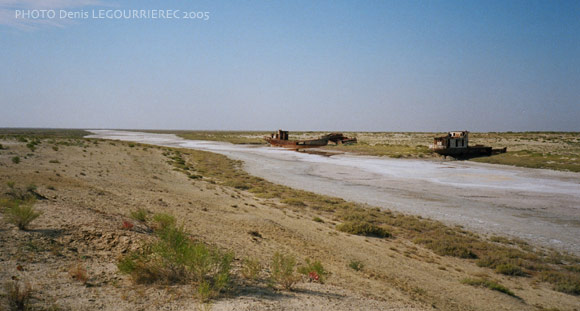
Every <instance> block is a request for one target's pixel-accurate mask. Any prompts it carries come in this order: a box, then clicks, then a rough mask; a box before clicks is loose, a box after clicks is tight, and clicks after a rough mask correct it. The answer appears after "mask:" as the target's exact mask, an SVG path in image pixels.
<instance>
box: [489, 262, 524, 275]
mask: <svg viewBox="0 0 580 311" xmlns="http://www.w3.org/2000/svg"><path fill="white" fill-rule="evenodd" d="M495 272H497V273H499V274H505V275H512V276H525V275H526V274H525V273H524V271H523V270H522V268H521V267H520V266H517V265H514V264H510V263H504V264H499V265H497V266H496V267H495Z"/></svg>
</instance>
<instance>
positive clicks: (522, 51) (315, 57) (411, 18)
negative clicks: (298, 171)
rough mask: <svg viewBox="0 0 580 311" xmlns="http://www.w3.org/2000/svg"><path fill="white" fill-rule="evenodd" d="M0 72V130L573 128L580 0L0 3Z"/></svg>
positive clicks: (577, 112)
mask: <svg viewBox="0 0 580 311" xmlns="http://www.w3.org/2000/svg"><path fill="white" fill-rule="evenodd" d="M34 8H47V9H55V10H59V9H66V10H69V11H72V10H81V9H82V10H85V11H88V12H90V10H93V9H179V10H181V11H190V10H193V11H208V12H210V19H209V20H208V21H199V20H197V21H195V20H194V21H191V20H189V21H187V20H183V19H180V20H136V19H130V20H110V19H105V20H98V19H92V18H88V19H82V20H76V21H71V20H60V19H52V20H44V21H31V20H22V19H18V20H17V19H15V18H14V16H13V14H14V9H34ZM0 68H1V70H0V108H1V113H0V127H75V128H140V129H143V128H149V129H216V130H221V129H223V130H274V129H278V128H286V129H289V130H359V131H446V130H454V129H467V130H471V131H509V130H512V131H527V130H564V131H580V1H547V0H546V1H513V0H510V1H356V2H355V1H285V2H278V1H232V2H226V1H189V0H188V1H186V0H183V1H109V0H101V1H97V0H83V1H73V0H46V1H39V0H26V1H15V0H0Z"/></svg>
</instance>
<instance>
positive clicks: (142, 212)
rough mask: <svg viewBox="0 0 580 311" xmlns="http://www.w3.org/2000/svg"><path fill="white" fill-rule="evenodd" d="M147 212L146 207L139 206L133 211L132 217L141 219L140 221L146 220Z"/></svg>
mask: <svg viewBox="0 0 580 311" xmlns="http://www.w3.org/2000/svg"><path fill="white" fill-rule="evenodd" d="M147 214H148V211H147V210H146V209H144V208H138V209H137V210H135V211H132V212H131V218H133V219H135V220H137V221H140V222H146V221H147Z"/></svg>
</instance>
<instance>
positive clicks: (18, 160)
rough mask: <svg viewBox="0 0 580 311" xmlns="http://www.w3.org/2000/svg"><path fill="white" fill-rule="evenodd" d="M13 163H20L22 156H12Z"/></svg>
mask: <svg viewBox="0 0 580 311" xmlns="http://www.w3.org/2000/svg"><path fill="white" fill-rule="evenodd" d="M12 163H14V164H18V163H20V157H19V156H16V157H12Z"/></svg>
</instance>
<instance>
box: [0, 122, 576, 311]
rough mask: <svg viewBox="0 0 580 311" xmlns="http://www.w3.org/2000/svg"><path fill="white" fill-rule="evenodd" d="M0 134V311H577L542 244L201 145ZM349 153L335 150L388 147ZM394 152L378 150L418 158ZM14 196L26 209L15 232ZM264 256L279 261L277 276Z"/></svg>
mask: <svg viewBox="0 0 580 311" xmlns="http://www.w3.org/2000/svg"><path fill="white" fill-rule="evenodd" d="M2 134H3V135H2V136H1V137H0V144H1V150H0V181H1V183H0V193H2V207H1V210H2V213H0V223H1V226H0V246H1V250H2V251H1V253H0V279H1V280H2V289H1V295H2V303H1V304H0V306H1V307H0V308H2V309H6V310H10V309H26V310H135V309H137V310H208V309H211V310H295V309H303V310H578V309H580V298H579V296H578V295H579V294H580V258H578V257H577V256H576V255H574V254H572V253H567V252H566V251H565V250H562V249H560V248H557V247H556V248H551V247H549V245H546V244H541V243H538V244H535V243H532V242H529V241H525V240H521V239H517V238H513V237H511V236H507V237H506V236H504V235H502V234H501V233H497V232H496V233H494V234H485V233H482V232H473V231H471V230H470V229H469V228H465V227H464V226H460V225H452V224H449V223H445V222H441V221H438V220H433V219H428V218H425V217H422V216H417V215H414V214H409V213H403V212H399V211H390V210H385V209H380V208H377V207H375V206H372V205H371V204H368V203H361V202H353V201H349V200H344V199H341V198H336V197H333V196H329V195H325V194H319V193H313V192H308V191H305V190H299V189H293V188H291V187H288V186H286V185H280V184H276V183H272V182H271V181H268V180H266V179H264V178H260V177H256V176H253V175H251V174H249V173H248V172H246V171H245V170H244V169H243V163H242V162H241V161H237V160H232V159H229V158H227V157H226V156H224V155H220V154H215V153H210V152H207V151H199V150H191V149H184V148H175V147H166V146H155V145H151V144H140V143H135V142H124V141H115V140H105V139H95V138H85V137H84V136H85V135H88V134H89V133H88V132H85V131H80V130H76V131H52V132H51V131H28V132H26V131H20V132H19V131H4V132H3V133H2ZM377 135H379V136H380V134H373V135H372V136H373V137H375V136H377ZM497 135H499V136H498V137H501V134H497ZM545 135H548V136H550V135H552V134H550V133H548V134H545ZM559 135H560V134H559ZM562 135H564V136H566V135H571V134H566V133H564V134H561V135H560V136H562ZM238 136H239V137H242V138H241V139H245V138H247V135H244V134H240V135H238ZM385 136H387V135H385ZM560 136H559V137H560ZM219 137H223V135H221V136H219ZM506 137H511V136H509V135H508V134H506ZM550 137H551V136H550ZM566 137H568V136H566ZM361 138H362V137H361ZM494 139H495V138H494ZM510 139H515V138H513V137H512V138H510ZM359 140H361V139H359ZM569 141H570V142H571V144H569V146H572V147H570V148H572V149H573V148H578V147H577V145H578V136H577V135H576V136H574V135H571V138H570V139H569ZM363 142H364V139H363ZM552 143H553V140H551V139H546V142H545V144H542V142H538V141H534V142H533V143H530V144H529V146H531V147H530V148H540V149H541V148H547V150H550V146H549V144H552ZM546 144H548V145H547V146H546ZM556 144H557V145H558V146H561V145H562V143H561V142H560V143H556ZM405 145H406V146H407V147H403V146H405ZM363 146H365V145H364V144H361V146H359V147H352V148H353V150H351V151H349V150H346V151H347V152H352V153H353V154H356V153H357V152H359V153H364V152H366V153H364V154H367V155H368V154H372V155H376V156H390V155H392V154H384V155H381V154H376V153H377V151H376V150H379V148H381V150H383V149H384V150H387V149H388V148H387V147H385V146H384V144H383V145H380V144H379V147H372V146H376V144H375V145H373V144H372V143H371V144H369V147H363ZM398 146H400V147H397V148H398V149H397V148H395V149H397V151H393V152H400V154H401V155H397V156H394V158H400V157H415V156H416V157H421V158H424V157H427V158H430V157H431V155H429V154H428V153H427V152H423V151H420V152H416V153H410V152H407V151H406V150H407V149H405V150H403V149H404V148H408V149H413V150H415V149H416V150H423V149H422V148H420V146H419V148H418V147H416V146H413V145H410V144H399V145H398ZM566 146H568V145H566ZM508 147H509V146H508ZM329 148H331V147H329ZM344 148H348V147H344ZM356 148H359V149H356ZM362 148H367V150H362ZM385 148H386V149H385ZM401 148H403V149H401ZM518 148H520V149H519V150H518V149H516V150H515V151H517V152H520V153H518V154H527V153H528V151H526V150H528V149H530V148H527V147H521V146H520V147H518ZM559 148H560V149H558V150H560V151H559V152H564V153H565V152H571V153H570V154H566V155H559V157H560V158H562V157H564V158H566V159H562V161H564V162H565V163H564V164H562V163H561V162H560V163H557V162H556V161H553V159H552V158H549V157H552V156H553V155H554V154H555V153H556V152H550V151H545V153H550V155H547V154H546V159H547V160H545V161H544V162H545V164H544V165H545V166H554V167H555V166H558V167H556V169H560V170H568V171H572V172H569V174H578V173H574V172H575V171H576V170H575V169H574V167H575V165H576V162H575V161H576V159H577V157H576V155H577V154H574V153H573V152H574V151H573V150H575V149H573V150H572V151H569V150H568V149H566V148H562V147H559ZM354 149H356V150H354ZM562 149H564V150H565V151H561V150H562ZM335 150H336V151H341V152H344V150H341V148H336V149H335ZM369 150H371V151H369ZM373 150H374V151H373ZM389 150H390V151H388V152H391V151H392V150H394V149H389ZM566 150H568V151H566ZM373 152H374V153H373ZM405 152H406V153H405ZM385 153H387V151H385ZM536 153H538V152H536ZM409 154H412V155H409ZM421 155H423V156H421ZM532 156H533V152H532ZM522 157H523V156H522ZM542 157H543V155H542ZM534 159H535V158H534ZM498 161H499V160H498ZM566 161H567V162H566ZM530 162H531V161H530ZM549 162H551V163H549ZM534 163H535V162H534ZM514 164H515V165H519V166H525V165H521V163H514ZM534 165H535V164H534ZM566 165H567V167H564V166H566ZM570 167H572V169H570ZM548 168H549V167H548ZM529 169H533V168H529ZM574 176H577V175H574ZM15 204H16V205H20V206H24V205H27V204H28V205H31V206H32V207H33V208H34V210H35V211H36V212H38V213H39V216H38V218H36V219H34V220H32V221H31V222H30V223H29V224H28V225H27V227H26V228H24V230H21V229H19V228H18V227H17V226H16V225H14V216H13V215H14V213H13V211H14V206H15ZM571 218H574V216H571ZM168 219H169V220H170V221H167V220H168ZM171 230H173V231H171ZM562 230H564V229H562ZM172 234H173V235H172ZM168 236H169V238H168ZM175 236H179V237H181V238H183V239H184V240H183V241H181V242H180V243H181V244H179V245H180V247H181V246H183V248H186V249H187V250H188V251H189V250H198V251H199V250H202V251H200V252H202V253H203V251H207V252H206V253H207V254H209V255H207V256H206V257H208V258H213V259H215V260H218V261H219V260H221V261H220V263H223V264H221V266H220V265H219V264H218V265H212V262H211V260H210V261H209V262H210V263H209V264H208V265H209V267H210V268H208V269H206V270H204V273H202V274H196V273H197V271H198V270H199V269H198V268H199V266H196V264H198V263H199V262H201V261H199V260H198V261H195V260H190V259H189V258H190V257H191V258H193V257H195V256H197V255H195V254H194V255H191V254H190V253H187V254H188V256H189V257H188V256H182V253H180V252H179V251H180V249H179V248H177V247H176V248H175V249H173V248H171V246H172V245H174V244H175V243H174V242H175V241H173V240H171V239H170V238H171V237H175ZM163 243H166V244H163ZM172 243H173V244H172ZM192 243H193V244H192ZM192 245H193V246H192ZM161 250H162V251H163V252H162V251H161ZM206 253H204V254H206ZM168 254H169V255H168ZM176 256H178V257H179V256H182V257H179V258H181V259H179V260H177V259H176V258H175V257H176ZM195 258H198V257H195ZM276 258H278V259H280V258H282V259H292V260H288V261H285V260H282V262H286V264H283V265H282V268H288V269H287V270H289V271H286V272H287V273H286V274H284V273H282V276H280V275H281V274H280V271H278V270H280V269H279V268H280V265H279V263H280V260H278V261H276ZM196 260H197V259H196ZM292 261H294V262H295V264H292V263H291V262H292ZM203 262H204V263H206V262H208V261H203ZM289 262H290V263H289ZM312 263H317V264H318V266H317V267H316V268H313V265H312ZM314 266H315V265H314ZM321 267H323V268H321ZM218 270H219V271H218ZM216 271H218V272H219V273H218V272H216ZM313 272H317V273H315V274H312V273H313ZM204 286H207V288H206V287H204ZM204 289H205V290H204Z"/></svg>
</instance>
